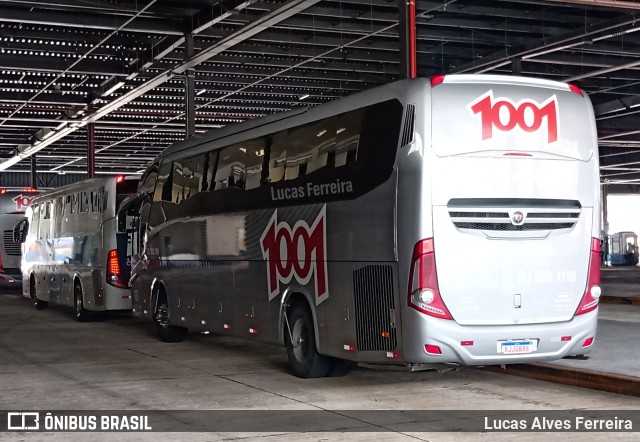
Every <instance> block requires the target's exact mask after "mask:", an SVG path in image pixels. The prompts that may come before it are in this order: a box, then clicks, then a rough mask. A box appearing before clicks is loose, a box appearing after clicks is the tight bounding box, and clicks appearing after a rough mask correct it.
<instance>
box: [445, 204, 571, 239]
mask: <svg viewBox="0 0 640 442" xmlns="http://www.w3.org/2000/svg"><path fill="white" fill-rule="evenodd" d="M452 201H454V200H452ZM452 201H450V202H449V206H448V210H449V217H450V218H451V221H452V222H453V224H454V225H455V226H456V227H457V228H458V229H470V230H486V231H503V232H523V231H535V230H559V229H571V228H572V227H573V226H574V225H575V224H576V223H577V222H578V219H579V218H580V212H581V207H580V204H579V202H577V201H566V200H510V199H504V200H487V201H486V202H490V203H491V206H492V207H486V206H485V207H483V204H481V203H482V202H485V201H483V200H477V201H476V200H470V199H467V200H463V201H464V204H459V203H457V202H453V204H452ZM497 204H501V206H497ZM464 206H466V207H464ZM518 217H521V219H517V218H518Z"/></svg>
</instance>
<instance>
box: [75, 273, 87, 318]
mask: <svg viewBox="0 0 640 442" xmlns="http://www.w3.org/2000/svg"><path fill="white" fill-rule="evenodd" d="M73 299H74V305H75V307H76V321H78V322H87V321H89V320H90V319H91V313H90V312H89V311H87V309H85V308H84V301H83V299H82V285H80V281H76V282H75V283H74V284H73Z"/></svg>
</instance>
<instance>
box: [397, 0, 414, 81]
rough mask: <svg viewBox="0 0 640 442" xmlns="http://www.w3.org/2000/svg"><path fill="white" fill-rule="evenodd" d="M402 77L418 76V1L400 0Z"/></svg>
mask: <svg viewBox="0 0 640 442" xmlns="http://www.w3.org/2000/svg"><path fill="white" fill-rule="evenodd" d="M398 15H399V25H400V28H399V32H398V36H399V38H400V78H401V79H402V78H416V76H417V75H418V62H417V56H416V2H415V0H399V1H398Z"/></svg>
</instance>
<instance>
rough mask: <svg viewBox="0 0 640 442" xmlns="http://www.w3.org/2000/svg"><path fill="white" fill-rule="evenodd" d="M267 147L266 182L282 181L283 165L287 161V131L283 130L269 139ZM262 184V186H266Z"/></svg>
mask: <svg viewBox="0 0 640 442" xmlns="http://www.w3.org/2000/svg"><path fill="white" fill-rule="evenodd" d="M270 141H271V145H270V146H269V149H268V152H269V158H268V159H267V161H268V166H267V167H268V176H267V180H266V182H268V183H277V182H278V181H282V180H283V179H284V173H285V165H286V161H287V142H288V131H286V130H283V131H280V132H277V133H275V134H274V135H273V136H272V137H271V140H270ZM266 182H265V183H263V184H266Z"/></svg>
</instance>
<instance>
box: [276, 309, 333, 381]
mask: <svg viewBox="0 0 640 442" xmlns="http://www.w3.org/2000/svg"><path fill="white" fill-rule="evenodd" d="M285 343H286V346H287V356H288V358H289V366H290V367H291V371H292V372H293V374H294V375H295V376H297V377H299V378H319V377H323V376H325V375H326V374H327V373H328V372H329V368H331V361H330V359H329V358H328V357H326V356H323V355H321V354H320V353H318V350H317V349H316V338H315V333H314V329H313V320H312V319H311V313H310V312H309V310H308V309H306V308H304V307H303V306H300V305H298V306H295V307H293V311H292V312H291V316H289V318H288V324H287V330H285Z"/></svg>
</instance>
